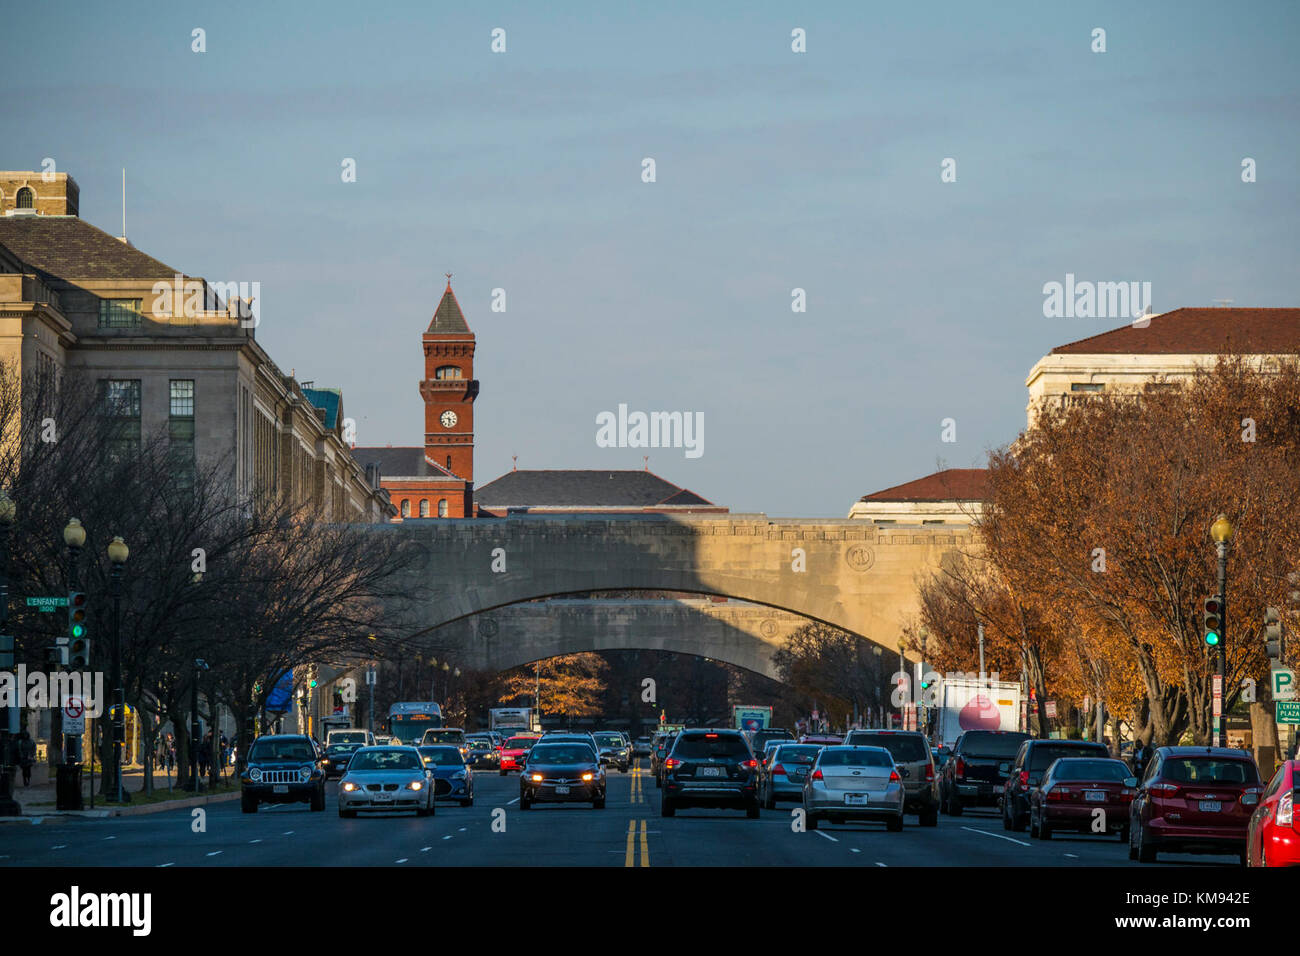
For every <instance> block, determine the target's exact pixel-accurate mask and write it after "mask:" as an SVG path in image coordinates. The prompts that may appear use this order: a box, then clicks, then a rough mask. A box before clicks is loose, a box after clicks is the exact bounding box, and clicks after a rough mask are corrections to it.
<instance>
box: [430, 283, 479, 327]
mask: <svg viewBox="0 0 1300 956" xmlns="http://www.w3.org/2000/svg"><path fill="white" fill-rule="evenodd" d="M426 332H445V333H448V334H452V335H457V334H459V335H465V334H468V333H469V325H467V324H466V322H465V314H464V313H463V312H461V311H460V303H459V302H457V301H456V293H454V292H452V291H451V274H450V273H448V274H447V289H446V291H445V292H443V294H442V301H441V302H439V303H438V308H437V309H435V310H434V313H433V320H432V321H431V322H430V323H429V328H428V329H427V330H426Z"/></svg>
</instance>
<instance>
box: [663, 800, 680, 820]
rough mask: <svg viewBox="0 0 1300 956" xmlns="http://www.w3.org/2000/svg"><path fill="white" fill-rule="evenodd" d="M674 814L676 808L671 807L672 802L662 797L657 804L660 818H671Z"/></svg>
mask: <svg viewBox="0 0 1300 956" xmlns="http://www.w3.org/2000/svg"><path fill="white" fill-rule="evenodd" d="M676 813H677V808H676V807H675V806H673V802H672V801H671V800H669V799H668V798H667V797H664V798H663V800H662V801H660V803H659V815H660V816H661V817H671V816H673V815H674V814H676Z"/></svg>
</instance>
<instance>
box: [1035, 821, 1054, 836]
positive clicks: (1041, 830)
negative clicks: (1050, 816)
mask: <svg viewBox="0 0 1300 956" xmlns="http://www.w3.org/2000/svg"><path fill="white" fill-rule="evenodd" d="M1051 838H1052V825H1051V824H1050V823H1048V822H1047V821H1046V820H1039V821H1038V839H1040V840H1050V839H1051Z"/></svg>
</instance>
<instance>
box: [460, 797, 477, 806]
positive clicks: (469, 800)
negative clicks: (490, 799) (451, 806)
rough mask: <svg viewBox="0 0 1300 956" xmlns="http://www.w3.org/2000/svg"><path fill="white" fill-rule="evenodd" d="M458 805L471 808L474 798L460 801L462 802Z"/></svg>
mask: <svg viewBox="0 0 1300 956" xmlns="http://www.w3.org/2000/svg"><path fill="white" fill-rule="evenodd" d="M460 805H461V806H462V807H472V806H474V798H473V797H467V798H466V799H464V800H462V801H461V802H460Z"/></svg>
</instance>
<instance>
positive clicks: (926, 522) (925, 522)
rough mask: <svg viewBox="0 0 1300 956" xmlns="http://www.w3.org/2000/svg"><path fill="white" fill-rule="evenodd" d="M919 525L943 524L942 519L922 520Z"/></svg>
mask: <svg viewBox="0 0 1300 956" xmlns="http://www.w3.org/2000/svg"><path fill="white" fill-rule="evenodd" d="M921 524H943V519H942V518H922V519H921Z"/></svg>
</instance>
